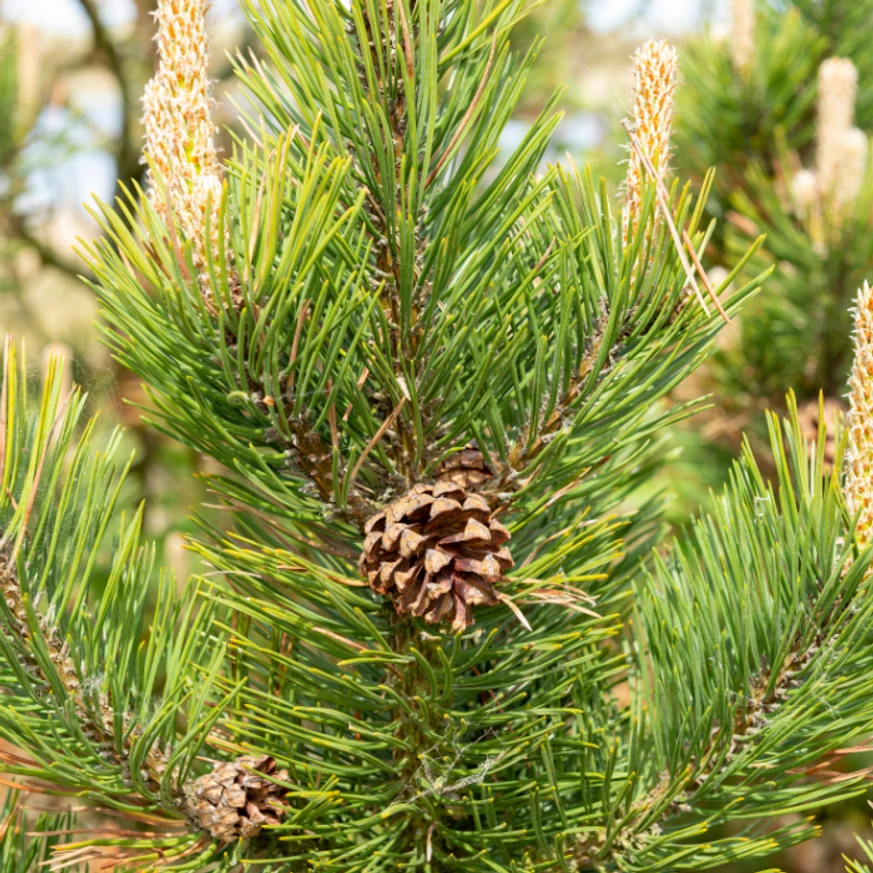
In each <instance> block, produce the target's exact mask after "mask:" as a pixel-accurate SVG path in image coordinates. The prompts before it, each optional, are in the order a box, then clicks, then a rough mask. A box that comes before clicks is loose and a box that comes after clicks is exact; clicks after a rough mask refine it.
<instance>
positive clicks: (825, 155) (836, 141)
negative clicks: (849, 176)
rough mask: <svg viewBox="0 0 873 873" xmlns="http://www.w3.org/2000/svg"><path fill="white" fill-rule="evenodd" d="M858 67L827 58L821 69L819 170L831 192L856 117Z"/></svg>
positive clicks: (823, 185)
mask: <svg viewBox="0 0 873 873" xmlns="http://www.w3.org/2000/svg"><path fill="white" fill-rule="evenodd" d="M857 88H858V71H857V70H856V69H855V65H854V64H853V63H852V62H851V61H850V60H849V59H848V58H828V59H827V60H826V61H824V62H823V63H822V65H821V66H820V67H819V71H818V132H817V133H818V152H817V163H818V174H819V185H820V188H821V191H822V192H824V193H826V194H830V193H831V192H832V191H833V190H834V187H835V185H836V181H837V177H838V176H839V174H840V166H841V163H842V161H843V146H844V139H845V134H846V132H847V131H849V130H850V129H851V128H852V126H853V125H854V121H855V94H856V91H857Z"/></svg>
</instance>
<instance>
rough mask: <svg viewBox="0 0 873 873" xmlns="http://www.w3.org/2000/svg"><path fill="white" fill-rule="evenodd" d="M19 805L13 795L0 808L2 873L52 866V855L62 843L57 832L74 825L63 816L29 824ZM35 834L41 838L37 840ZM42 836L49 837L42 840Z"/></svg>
mask: <svg viewBox="0 0 873 873" xmlns="http://www.w3.org/2000/svg"><path fill="white" fill-rule="evenodd" d="M19 801H20V798H19V796H18V795H17V794H9V795H7V796H6V798H5V799H4V801H3V804H2V805H0V871H2V873H32V871H33V870H36V869H38V868H39V867H41V866H44V865H46V864H48V863H50V860H51V852H52V850H53V849H54V848H55V847H56V846H57V845H59V843H60V840H59V837H58V836H57V835H56V834H55V832H57V831H62V830H64V829H66V828H67V827H68V826H69V823H70V816H68V815H63V814H57V815H51V814H44V815H40V816H38V817H37V818H35V819H34V820H31V821H27V820H26V819H25V816H24V814H23V812H22V809H21V807H20V805H19ZM28 831H31V832H32V833H28ZM33 834H36V835H37V836H38V838H37V839H33ZM42 834H48V836H44V837H42V838H39V837H41V835H42Z"/></svg>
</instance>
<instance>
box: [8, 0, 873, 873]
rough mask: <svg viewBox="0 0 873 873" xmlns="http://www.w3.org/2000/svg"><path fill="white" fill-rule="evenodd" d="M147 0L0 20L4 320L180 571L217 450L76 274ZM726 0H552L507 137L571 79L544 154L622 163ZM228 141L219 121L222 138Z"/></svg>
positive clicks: (17, 3) (108, 163) (52, 1)
mask: <svg viewBox="0 0 873 873" xmlns="http://www.w3.org/2000/svg"><path fill="white" fill-rule="evenodd" d="M152 2H153V0H5V2H2V3H0V22H2V28H3V31H2V32H3V33H5V34H6V36H5V39H6V40H7V44H9V40H10V39H12V40H14V43H15V44H16V46H17V57H16V58H15V61H14V66H15V76H14V82H13V84H12V85H9V81H10V80H8V76H6V77H5V78H3V81H0V103H2V104H3V105H2V106H0V110H2V109H3V107H5V109H6V111H8V112H9V113H10V114H11V115H12V116H14V124H13V133H12V135H11V141H10V143H9V144H8V145H7V146H6V147H5V149H4V153H3V154H0V246H2V247H3V248H2V251H0V332H2V333H7V332H9V331H14V332H15V334H16V335H17V336H19V337H20V338H22V339H24V341H25V342H26V344H27V348H28V350H29V360H30V361H31V365H32V367H33V371H34V378H38V374H39V366H40V359H41V357H43V356H44V355H45V353H46V352H47V351H48V350H50V349H56V348H62V349H65V350H66V351H67V353H68V356H69V360H70V362H71V364H70V375H71V378H72V377H75V378H76V379H78V380H80V381H82V382H83V383H84V384H85V385H86V387H87V388H88V389H89V390H90V392H91V397H92V400H91V402H92V405H93V406H94V408H95V409H98V410H99V411H100V412H101V415H102V416H103V419H104V422H105V426H106V427H113V426H115V425H117V424H121V425H123V426H125V428H126V433H127V436H126V437H125V439H127V440H128V441H129V443H130V448H131V450H135V451H136V453H137V459H138V460H137V463H136V466H135V468H134V476H133V477H132V480H131V483H132V484H131V486H130V487H131V491H130V494H129V495H128V498H127V499H128V502H129V503H130V504H131V505H133V504H135V503H137V502H139V501H140V500H142V499H145V500H146V501H147V512H146V527H147V530H148V532H149V534H150V535H151V536H152V537H153V538H155V539H156V541H157V542H159V543H160V544H161V547H162V549H163V552H164V558H165V560H166V562H167V563H169V564H171V565H173V566H174V567H175V569H176V571H177V573H178V574H179V576H180V577H182V578H183V577H184V576H185V575H186V574H187V572H188V571H189V570H190V569H191V566H190V564H189V559H188V557H187V554H186V552H185V551H184V549H183V547H182V536H183V535H184V533H185V531H186V530H188V529H189V528H190V525H191V522H190V520H189V512H190V511H191V508H192V506H193V505H195V504H196V503H198V502H202V501H204V500H206V501H207V502H208V497H207V496H206V495H204V494H203V493H202V492H201V490H200V489H201V486H200V484H199V482H198V479H197V477H196V474H197V472H198V471H202V470H203V469H205V468H206V466H207V463H208V462H207V461H206V460H205V459H203V458H200V457H197V456H195V455H194V454H193V453H192V452H190V451H188V450H186V449H184V448H181V447H179V446H177V445H175V444H173V443H171V442H169V441H168V440H164V439H162V438H159V437H157V436H156V435H155V433H154V431H152V430H150V429H147V428H144V427H143V426H142V423H141V420H140V413H139V411H138V410H137V409H136V408H135V407H132V406H129V405H126V404H125V403H124V402H123V401H124V400H133V401H135V402H139V403H144V404H146V405H147V398H146V397H145V396H144V395H143V393H142V390H141V389H140V388H139V386H138V384H137V383H136V381H135V380H134V379H132V378H131V377H130V376H129V374H127V373H126V371H124V370H123V368H121V367H120V366H118V365H117V364H115V363H113V362H112V361H111V359H110V357H109V355H108V353H107V351H106V350H105V348H104V347H103V346H102V345H101V343H100V341H99V333H98V330H97V328H96V326H95V322H96V320H97V319H98V317H99V313H98V307H97V303H96V300H95V297H94V295H93V294H92V292H91V291H90V290H89V288H88V286H87V284H86V283H85V282H83V281H82V280H81V279H80V278H79V274H81V273H84V272H85V270H84V267H83V266H82V264H81V262H80V261H79V260H78V258H77V256H76V255H75V253H74V251H73V249H74V247H75V245H76V241H77V239H80V238H81V239H84V240H87V239H88V238H89V237H91V236H92V235H93V234H94V233H95V226H94V224H93V222H92V221H91V219H90V217H89V214H88V204H89V203H92V202H93V200H94V198H95V197H96V198H98V199H100V200H103V201H111V199H112V198H113V197H115V196H116V195H117V194H118V193H119V189H118V187H117V181H116V180H117V178H118V177H119V176H121V177H123V178H124V179H128V180H131V179H132V180H135V181H141V180H142V167H141V165H140V163H139V152H140V146H141V128H140V125H139V101H140V95H141V93H142V87H143V85H144V83H145V82H146V81H147V79H148V78H149V76H150V75H151V71H152V69H153V65H154V43H153V40H152V36H153V28H152V19H151V15H150V9H151V8H152ZM728 7H729V2H728V0H588V2H584V0H582V2H578V0H546V2H545V3H544V4H543V5H542V6H541V7H540V8H538V9H537V10H536V12H535V13H534V14H533V15H532V16H531V18H530V19H529V20H528V21H527V22H526V24H525V25H524V26H523V27H522V28H521V30H520V33H519V36H518V40H519V45H520V47H523V46H525V45H529V44H530V43H531V42H533V41H534V40H536V39H537V38H538V37H543V38H545V45H544V48H543V49H542V55H541V58H540V61H541V62H540V64H539V65H538V67H537V71H536V73H535V75H534V76H533V77H532V78H531V80H530V82H529V85H528V90H527V93H526V94H525V96H524V98H523V100H522V102H521V105H520V106H519V109H518V112H517V113H516V117H515V118H514V119H513V120H512V121H511V122H510V124H509V125H508V126H507V129H506V131H505V133H504V145H505V146H506V147H507V149H508V148H509V147H511V146H512V145H513V144H514V143H515V142H517V141H519V140H520V139H521V137H522V136H523V134H524V131H525V129H526V126H527V125H528V124H529V123H530V120H531V118H532V117H534V116H535V115H536V113H537V111H538V110H539V108H541V106H542V105H543V103H544V101H545V100H546V98H547V97H548V95H550V94H551V93H552V92H553V91H554V89H555V88H556V87H558V86H559V85H564V86H565V87H566V90H565V91H564V93H563V95H562V97H561V103H560V105H561V108H562V109H563V110H564V112H565V116H564V119H563V121H562V122H561V124H560V126H559V127H558V130H557V133H556V136H555V142H554V145H553V147H552V150H551V152H550V153H549V155H548V157H549V159H550V160H551V161H562V160H566V159H567V155H569V156H571V157H572V159H574V160H576V161H577V162H580V161H586V160H590V161H592V162H593V164H594V165H595V167H596V168H597V169H598V171H600V172H603V173H604V174H605V175H606V176H607V177H609V178H611V179H612V180H613V181H614V180H616V179H618V178H620V175H621V173H620V171H617V168H618V162H619V161H620V160H621V157H622V154H623V153H622V152H621V150H620V148H619V147H618V139H619V134H618V131H619V127H618V121H619V120H620V118H621V117H622V116H623V115H624V113H625V112H626V109H627V106H628V94H629V84H630V82H629V71H628V67H629V60H628V58H629V55H630V53H631V52H632V50H633V48H634V47H635V46H636V45H638V44H639V43H640V42H642V41H643V40H645V39H647V38H649V37H651V36H667V37H670V38H671V39H673V40H674V41H675V42H676V43H677V45H678V46H679V48H680V58H681V57H682V50H683V46H684V45H687V44H689V43H691V42H693V41H694V40H695V39H697V38H699V36H700V35H701V34H702V33H703V32H704V31H705V30H707V29H708V30H709V31H710V32H711V34H714V35H715V36H716V37H717V36H718V34H719V33H724V32H725V31H726V29H727V28H728V27H729V24H730V21H729V12H728ZM211 22H212V50H213V52H212V54H213V75H214V77H215V79H216V89H215V94H216V99H217V103H218V106H217V117H218V119H219V121H220V122H221V123H222V124H223V125H224V126H225V127H227V128H229V129H239V127H238V123H237V118H238V110H237V105H238V104H239V103H240V102H244V100H243V97H242V95H241V94H240V93H239V91H238V89H237V88H236V87H235V85H234V80H233V72H232V64H231V61H230V59H229V54H231V53H232V52H234V51H237V50H242V51H248V50H249V49H250V48H256V47H255V46H254V45H253V42H252V38H251V34H250V32H249V31H248V29H247V27H246V23H245V19H244V16H243V15H242V14H241V13H240V10H239V7H238V4H237V3H236V2H235V0H215V2H214V5H213V7H212V10H211ZM4 82H5V83H6V85H7V90H6V91H5V92H4V91H2V86H3V83H4ZM9 88H12V90H13V91H14V94H12V96H10V93H9ZM13 104H14V106H13ZM13 109H14V112H13ZM2 123H3V122H2V121H0V124H2ZM230 145H231V139H230V137H229V136H227V135H225V137H224V141H223V147H224V148H225V150H228V149H229V148H230ZM84 278H85V279H87V275H86V276H85V277H84ZM871 278H873V276H871ZM677 439H681V438H680V437H677ZM734 450H735V444H733V445H730V446H729V451H730V452H731V453H733V452H734ZM726 451H727V450H726ZM708 457H709V458H712V457H714V456H713V455H709V456H708ZM707 463H709V462H707ZM713 466H717V465H715V464H714V465H713ZM721 469H722V468H721V467H719V470H721ZM720 475H721V473H720V472H716V473H713V475H712V477H711V479H710V480H709V481H707V480H706V477H705V476H704V477H703V479H702V482H701V484H700V487H699V489H698V491H699V493H698V492H695V493H694V494H693V495H692V497H693V501H692V502H695V503H696V502H698V500H699V499H705V487H704V486H706V485H709V484H712V482H714V481H717V480H718V477H719V476H720ZM683 484H684V486H685V487H686V489H687V488H688V487H689V485H688V483H687V482H685V483H683ZM695 487H697V486H695ZM867 826H868V816H867V810H866V808H865V807H864V806H863V805H860V806H858V807H853V808H851V809H846V810H842V811H840V812H839V813H837V814H833V819H832V820H831V821H830V822H828V823H827V826H826V828H825V837H824V838H823V839H822V840H819V841H816V842H815V843H811V844H805V845H803V846H800V847H797V848H796V849H794V850H792V852H790V853H788V854H787V855H786V856H785V857H783V858H781V859H780V861H779V863H780V864H781V865H782V866H783V867H784V868H785V869H786V870H788V871H790V873H834V871H841V870H843V869H844V864H843V862H842V860H841V856H842V854H843V853H851V852H852V851H853V846H854V837H853V833H856V832H864V831H865V828H867ZM755 869H757V868H755Z"/></svg>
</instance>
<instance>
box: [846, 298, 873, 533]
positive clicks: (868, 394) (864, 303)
mask: <svg viewBox="0 0 873 873" xmlns="http://www.w3.org/2000/svg"><path fill="white" fill-rule="evenodd" d="M854 314H855V334H854V343H855V360H854V362H853V364H852V372H851V375H850V376H849V414H848V417H847V422H846V423H847V427H848V432H849V433H848V445H847V447H846V460H845V471H846V476H845V483H844V489H845V495H846V504H847V505H848V508H849V512H850V513H852V515H853V516H854V515H856V514H857V515H858V527H857V531H856V539H857V541H858V544H859V545H860V546H862V547H863V546H867V545H869V544H870V542H871V537H873V293H871V291H870V286H869V285H868V284H867V283H866V282H865V283H864V287H863V288H862V289H861V290H860V291H859V292H858V300H857V303H856V306H855V311H854Z"/></svg>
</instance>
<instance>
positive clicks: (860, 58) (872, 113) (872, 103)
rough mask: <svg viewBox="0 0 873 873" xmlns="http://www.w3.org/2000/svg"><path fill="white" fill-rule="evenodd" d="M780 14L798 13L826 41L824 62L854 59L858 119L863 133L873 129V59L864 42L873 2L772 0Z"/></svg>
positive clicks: (866, 0)
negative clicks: (787, 10) (782, 11)
mask: <svg viewBox="0 0 873 873" xmlns="http://www.w3.org/2000/svg"><path fill="white" fill-rule="evenodd" d="M772 5H773V7H774V8H775V9H777V10H779V9H782V8H784V7H785V6H786V5H788V6H789V7H793V8H794V9H797V10H798V11H799V12H800V14H801V15H802V16H803V18H804V19H805V20H806V21H807V22H809V23H810V24H811V25H812V27H813V28H814V29H815V32H816V33H817V34H818V35H819V36H820V37H821V38H822V39H823V40H824V45H823V53H822V55H821V58H822V59H824V58H826V57H841V58H851V60H852V62H853V63H854V64H855V67H856V68H857V70H858V86H859V87H858V102H857V107H856V118H857V123H858V126H859V127H861V128H862V129H864V130H870V129H871V128H873V55H871V53H870V51H869V44H868V42H867V40H866V39H865V38H864V34H865V32H866V30H867V29H868V28H869V27H870V22H871V21H873V2H871V0H790V2H789V3H787V4H786V3H784V2H783V0H772Z"/></svg>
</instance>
